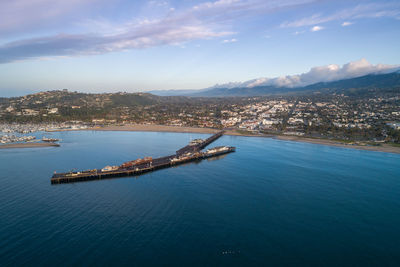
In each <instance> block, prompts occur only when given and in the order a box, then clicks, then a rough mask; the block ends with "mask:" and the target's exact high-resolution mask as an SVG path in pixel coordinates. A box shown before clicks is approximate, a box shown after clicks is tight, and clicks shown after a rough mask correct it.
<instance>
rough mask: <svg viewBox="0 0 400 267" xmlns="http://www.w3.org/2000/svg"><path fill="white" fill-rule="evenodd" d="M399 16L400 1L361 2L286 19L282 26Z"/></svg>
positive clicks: (301, 25)
mask: <svg viewBox="0 0 400 267" xmlns="http://www.w3.org/2000/svg"><path fill="white" fill-rule="evenodd" d="M382 17H388V18H399V17H400V3H399V2H397V3H396V2H390V3H373V4H371V3H370V4H360V5H357V6H355V7H352V8H347V9H342V10H340V11H337V12H334V13H332V14H329V15H326V14H321V13H317V14H314V15H312V16H307V17H304V18H301V19H298V20H295V21H286V22H284V23H282V24H281V27H283V28H287V27H304V26H312V25H316V24H322V23H326V22H330V21H337V20H342V21H343V20H356V19H362V18H382Z"/></svg>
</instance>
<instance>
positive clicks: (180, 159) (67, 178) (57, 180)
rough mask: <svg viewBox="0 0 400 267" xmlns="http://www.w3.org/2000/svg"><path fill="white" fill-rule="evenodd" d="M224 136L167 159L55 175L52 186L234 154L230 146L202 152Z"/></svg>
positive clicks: (198, 141)
mask: <svg viewBox="0 0 400 267" xmlns="http://www.w3.org/2000/svg"><path fill="white" fill-rule="evenodd" d="M223 134H224V131H221V132H218V133H216V134H214V135H212V136H210V137H209V138H207V139H204V140H203V139H196V140H193V141H191V142H190V143H189V144H188V145H187V146H185V147H183V148H181V149H179V150H177V151H176V153H175V154H173V155H169V156H165V157H160V158H154V159H153V158H152V157H145V158H143V159H136V160H132V161H128V162H124V163H122V164H121V165H120V166H106V167H104V168H102V169H93V170H87V171H78V172H72V171H70V172H66V173H54V175H53V176H52V177H51V184H64V183H75V182H83V181H92V180H101V179H110V178H117V177H124V176H136V175H141V174H144V173H148V172H152V171H156V170H160V169H164V168H169V167H172V166H177V165H180V164H184V163H188V162H192V161H199V160H203V159H207V158H212V157H217V156H220V155H223V154H228V153H231V152H234V151H235V150H236V148H235V147H230V146H219V147H214V148H211V149H208V150H206V151H204V152H202V151H201V150H202V149H204V148H205V147H206V146H208V145H209V144H211V143H212V142H214V141H215V140H217V139H218V138H220V137H221V136H222V135H223Z"/></svg>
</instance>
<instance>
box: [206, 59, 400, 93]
mask: <svg viewBox="0 0 400 267" xmlns="http://www.w3.org/2000/svg"><path fill="white" fill-rule="evenodd" d="M399 67H400V65H385V64H376V65H373V64H371V63H369V62H368V61H367V60H366V59H360V60H358V61H353V62H350V63H347V64H344V65H343V66H339V65H337V64H330V65H326V66H319V67H314V68H311V69H310V71H308V72H306V73H302V74H298V75H289V76H281V77H276V78H265V77H264V78H258V79H254V80H250V81H246V82H233V83H227V84H221V85H219V84H217V85H215V86H213V87H212V88H237V87H249V88H251V87H255V86H278V87H301V86H306V85H310V84H314V83H319V82H330V81H338V80H343V79H350V78H355V77H360V76H364V75H367V74H371V73H380V72H391V71H395V70H397V69H398V68H399Z"/></svg>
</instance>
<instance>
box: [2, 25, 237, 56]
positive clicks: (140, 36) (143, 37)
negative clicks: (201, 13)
mask: <svg viewBox="0 0 400 267" xmlns="http://www.w3.org/2000/svg"><path fill="white" fill-rule="evenodd" d="M230 34H232V33H231V32H223V31H221V32H214V31H212V30H209V29H208V28H206V27H202V26H185V25H182V26H179V27H178V26H176V25H174V26H171V25H162V24H160V23H150V24H148V25H147V26H146V27H138V28H137V29H133V30H131V31H127V32H124V33H121V34H117V35H111V36H99V35H92V34H81V35H68V34H61V35H56V36H51V37H43V38H34V39H28V40H22V41H17V42H11V43H8V44H6V45H3V46H0V63H8V62H13V61H18V60H26V59H35V58H36V59H38V58H42V57H54V56H79V55H96V54H104V53H109V52H113V51H124V50H128V49H143V48H148V47H153V46H157V45H165V44H171V45H177V44H180V43H182V42H185V41H188V40H193V39H208V38H214V37H221V36H226V35H230Z"/></svg>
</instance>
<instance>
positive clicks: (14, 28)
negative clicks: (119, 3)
mask: <svg viewBox="0 0 400 267" xmlns="http://www.w3.org/2000/svg"><path fill="white" fill-rule="evenodd" d="M104 1H105V0H68V1H65V0H1V1H0V18H1V21H0V34H2V35H4V34H10V33H14V32H19V31H27V30H29V29H32V28H34V27H35V26H40V27H46V26H48V25H46V23H48V22H49V21H53V22H54V20H55V19H57V18H59V17H62V16H67V15H70V14H73V13H76V11H77V10H82V9H85V8H87V7H89V6H90V5H98V4H100V3H101V2H104Z"/></svg>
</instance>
